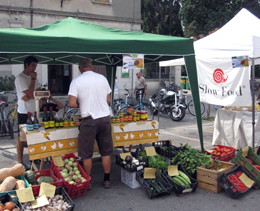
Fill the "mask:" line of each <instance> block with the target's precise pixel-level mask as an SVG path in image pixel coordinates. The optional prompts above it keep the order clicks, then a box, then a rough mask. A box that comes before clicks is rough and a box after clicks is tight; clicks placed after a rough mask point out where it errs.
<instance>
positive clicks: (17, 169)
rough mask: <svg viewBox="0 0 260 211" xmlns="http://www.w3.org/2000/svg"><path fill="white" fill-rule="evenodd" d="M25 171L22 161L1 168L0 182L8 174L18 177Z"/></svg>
mask: <svg viewBox="0 0 260 211" xmlns="http://www.w3.org/2000/svg"><path fill="white" fill-rule="evenodd" d="M23 173H24V167H23V165H22V164H21V163H18V164H16V165H14V166H13V167H11V168H2V169H0V182H3V181H4V179H5V178H6V177H8V176H13V177H17V176H20V175H22V174H23Z"/></svg>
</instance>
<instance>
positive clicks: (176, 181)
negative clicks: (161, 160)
mask: <svg viewBox="0 0 260 211" xmlns="http://www.w3.org/2000/svg"><path fill="white" fill-rule="evenodd" d="M172 181H173V182H174V183H176V184H177V185H180V186H183V187H185V186H186V185H185V184H184V183H183V182H182V181H181V180H180V179H178V178H177V177H176V176H175V177H173V178H172Z"/></svg>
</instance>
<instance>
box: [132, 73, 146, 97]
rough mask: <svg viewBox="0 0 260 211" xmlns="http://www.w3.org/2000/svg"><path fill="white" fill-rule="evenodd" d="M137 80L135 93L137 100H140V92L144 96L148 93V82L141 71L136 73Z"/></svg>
mask: <svg viewBox="0 0 260 211" xmlns="http://www.w3.org/2000/svg"><path fill="white" fill-rule="evenodd" d="M136 77H137V80H136V81H135V89H134V94H135V93H136V100H137V101H138V100H139V95H140V92H141V94H142V96H144V94H145V95H146V94H147V84H146V81H145V78H144V77H143V76H142V75H141V72H137V73H136Z"/></svg>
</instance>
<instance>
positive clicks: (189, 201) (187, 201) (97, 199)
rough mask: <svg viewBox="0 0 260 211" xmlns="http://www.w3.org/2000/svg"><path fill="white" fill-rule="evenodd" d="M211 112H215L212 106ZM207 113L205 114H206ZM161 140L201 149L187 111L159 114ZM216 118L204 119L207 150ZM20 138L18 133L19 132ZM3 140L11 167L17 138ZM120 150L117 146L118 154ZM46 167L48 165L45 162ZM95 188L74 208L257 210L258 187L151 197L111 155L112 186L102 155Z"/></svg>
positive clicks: (4, 163)
mask: <svg viewBox="0 0 260 211" xmlns="http://www.w3.org/2000/svg"><path fill="white" fill-rule="evenodd" d="M211 112H212V115H211V116H214V115H215V113H214V112H215V111H214V110H212V109H211ZM204 115H205V114H204ZM159 121H160V134H159V140H172V142H173V144H174V145H176V146H178V145H179V144H180V143H183V144H186V143H189V144H190V145H192V146H193V147H196V148H198V149H200V143H199V139H198V130H197V125H196V119H195V117H193V116H191V115H190V114H187V115H186V116H185V118H184V119H183V120H182V121H181V122H173V121H172V120H171V119H170V118H168V117H165V116H163V115H160V119H159ZM213 125H214V122H213V121H207V120H203V132H204V146H205V148H206V149H210V148H212V145H211V141H212V135H213ZM16 137H17V135H16ZM0 141H1V142H2V143H1V147H0V158H1V162H0V168H4V167H10V166H12V165H14V164H15V163H16V160H17V158H16V146H15V144H16V139H13V140H11V139H10V138H9V137H6V138H1V139H0ZM120 152H121V149H116V150H115V154H118V153H120ZM24 157H25V161H26V162H28V161H29V156H28V151H27V148H26V149H25V154H24ZM44 168H49V164H45V165H44ZM91 176H92V186H93V190H91V191H88V192H87V194H86V195H84V196H80V197H77V198H74V199H73V201H74V203H75V205H76V207H75V209H74V210H75V211H93V210H98V211H139V210H142V211H146V210H149V211H157V210H178V211H185V210H193V211H195V210H198V211H199V210H203V211H204V210H210V211H220V210H230V211H233V210H234V211H235V210H236V211H237V210H247V211H251V210H252V211H255V210H257V207H259V205H258V199H259V196H260V192H259V190H255V189H252V190H250V191H249V193H247V194H245V195H244V196H242V197H240V198H239V199H236V200H234V199H231V198H230V197H229V196H228V195H227V194H226V193H225V192H224V191H222V192H220V193H219V194H215V193H213V192H209V191H206V190H203V189H199V188H198V189H197V190H196V192H195V193H189V194H184V195H181V196H179V197H177V196H175V195H174V194H171V195H170V196H162V197H158V198H154V199H152V200H151V199H149V198H148V197H147V194H146V192H145V190H144V189H143V188H141V187H140V188H136V189H132V188H130V187H128V186H127V185H125V184H123V183H122V182H121V169H120V167H119V166H117V165H116V164H115V158H114V157H112V171H111V182H112V186H111V188H110V189H108V190H106V189H104V188H103V187H102V185H101V181H102V179H103V178H102V177H103V173H102V164H101V159H100V157H98V156H96V158H94V159H93V171H92V175H91Z"/></svg>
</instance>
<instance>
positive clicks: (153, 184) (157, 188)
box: [136, 170, 172, 199]
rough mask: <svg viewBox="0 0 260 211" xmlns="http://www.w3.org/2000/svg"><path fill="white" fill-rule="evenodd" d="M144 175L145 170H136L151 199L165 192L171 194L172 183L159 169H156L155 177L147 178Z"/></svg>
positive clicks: (137, 178)
mask: <svg viewBox="0 0 260 211" xmlns="http://www.w3.org/2000/svg"><path fill="white" fill-rule="evenodd" d="M143 175H144V171H143V170H142V171H138V172H136V180H137V181H138V182H139V184H140V185H141V186H142V187H143V188H144V189H145V190H146V193H147V195H148V197H149V198H150V199H152V198H154V197H157V196H161V195H165V194H167V195H170V194H171V191H172V185H171V184H170V183H169V182H168V181H167V179H166V178H165V176H164V175H163V174H162V173H161V172H160V171H159V170H157V171H156V177H155V179H145V178H144V177H143Z"/></svg>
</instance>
